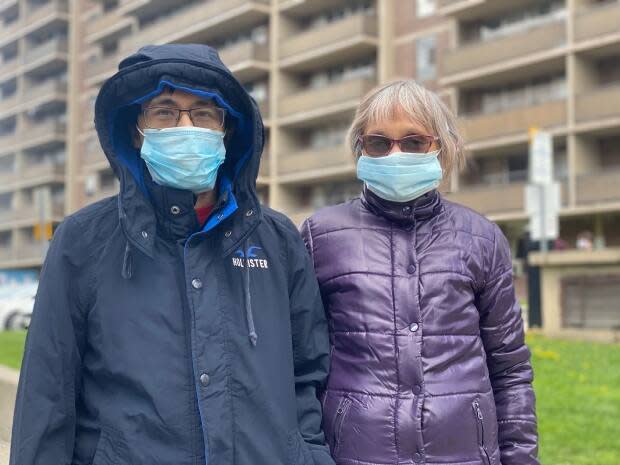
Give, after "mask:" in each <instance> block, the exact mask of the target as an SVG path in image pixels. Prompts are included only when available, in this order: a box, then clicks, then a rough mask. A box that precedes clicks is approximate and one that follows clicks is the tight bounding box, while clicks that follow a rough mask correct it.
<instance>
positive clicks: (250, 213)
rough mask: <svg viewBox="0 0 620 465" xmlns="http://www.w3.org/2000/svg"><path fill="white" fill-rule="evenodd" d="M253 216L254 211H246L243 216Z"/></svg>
mask: <svg viewBox="0 0 620 465" xmlns="http://www.w3.org/2000/svg"><path fill="white" fill-rule="evenodd" d="M253 214H254V210H251V209H250V210H248V211H247V212H245V216H252V215H253Z"/></svg>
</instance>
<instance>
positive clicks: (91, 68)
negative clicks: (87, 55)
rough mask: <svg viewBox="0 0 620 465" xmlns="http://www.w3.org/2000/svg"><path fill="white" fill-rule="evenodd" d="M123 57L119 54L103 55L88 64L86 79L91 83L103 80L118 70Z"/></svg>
mask: <svg viewBox="0 0 620 465" xmlns="http://www.w3.org/2000/svg"><path fill="white" fill-rule="evenodd" d="M122 58H123V57H121V55H119V54H116V53H115V54H112V55H110V56H106V57H101V58H99V59H98V60H97V61H96V62H94V63H88V64H86V66H85V68H86V70H85V71H86V79H87V80H89V81H90V83H91V84H93V83H96V82H100V81H103V80H105V79H107V78H108V77H109V76H111V75H113V74H114V73H116V71H117V70H118V64H119V62H120V61H121V59H122Z"/></svg>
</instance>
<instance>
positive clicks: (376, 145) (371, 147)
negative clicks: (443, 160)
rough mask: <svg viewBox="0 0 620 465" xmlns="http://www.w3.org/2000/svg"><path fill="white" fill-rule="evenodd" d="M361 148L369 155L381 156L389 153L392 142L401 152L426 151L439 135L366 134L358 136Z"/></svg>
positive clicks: (392, 145)
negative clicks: (399, 136) (392, 137)
mask: <svg viewBox="0 0 620 465" xmlns="http://www.w3.org/2000/svg"><path fill="white" fill-rule="evenodd" d="M359 140H360V142H361V144H362V148H363V149H364V152H366V154H367V155H370V156H371V157H383V156H386V155H387V154H389V153H390V151H391V150H392V147H394V144H398V147H399V148H400V151H401V152H409V153H427V152H428V151H429V150H430V148H431V146H432V145H433V142H435V141H436V140H439V137H436V136H428V135H426V134H411V135H410V136H407V137H403V138H402V139H390V138H389V137H386V136H382V135H379V134H366V135H363V136H360V138H359Z"/></svg>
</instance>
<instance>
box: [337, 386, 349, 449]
mask: <svg viewBox="0 0 620 465" xmlns="http://www.w3.org/2000/svg"><path fill="white" fill-rule="evenodd" d="M350 406H351V399H349V398H348V397H344V398H343V399H342V401H341V402H340V405H339V406H338V410H336V418H335V419H334V452H333V453H334V456H337V455H338V451H339V449H340V444H341V433H342V425H343V424H344V419H345V417H346V416H347V413H348V412H349V407H350Z"/></svg>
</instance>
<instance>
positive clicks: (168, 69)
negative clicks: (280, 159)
mask: <svg viewBox="0 0 620 465" xmlns="http://www.w3.org/2000/svg"><path fill="white" fill-rule="evenodd" d="M166 87H170V88H174V89H180V90H183V91H186V92H190V93H193V94H195V95H198V96H201V97H205V98H211V99H214V100H215V101H216V102H217V104H218V105H220V106H221V107H222V108H225V109H226V111H227V131H228V130H230V129H231V127H232V129H233V131H234V132H233V135H232V137H230V138H228V139H227V146H226V160H225V162H224V164H223V165H222V166H221V167H220V170H219V172H218V188H219V190H220V193H222V192H223V191H224V192H230V193H232V194H233V196H231V197H232V199H231V201H232V202H233V203H236V202H237V201H240V200H251V202H250V203H252V204H256V205H257V204H258V202H257V200H256V177H257V176H258V169H259V163H260V155H261V153H262V149H263V144H264V128H263V122H262V119H261V116H260V113H259V111H258V107H257V105H256V103H255V102H254V100H253V99H252V98H251V97H250V95H249V94H248V93H247V91H246V90H245V89H244V88H243V86H242V85H241V84H240V83H239V82H238V81H237V80H236V79H235V77H234V76H233V75H232V74H231V72H230V71H229V70H228V68H226V66H225V65H224V64H223V63H222V61H221V60H220V58H219V55H218V54H217V52H216V51H215V49H213V48H211V47H209V46H207V45H200V44H167V45H148V46H145V47H142V48H141V49H140V50H138V51H137V52H136V53H134V54H132V55H130V56H128V57H127V58H125V59H123V60H122V61H121V62H120V64H119V71H118V72H117V73H116V74H115V75H113V76H112V77H110V78H109V79H108V80H107V81H106V82H105V83H104V84H103V86H102V87H101V90H100V91H99V94H98V96H97V100H96V102H95V127H96V129H97V135H98V137H99V141H100V143H101V146H102V148H103V150H104V152H105V154H106V157H107V158H108V161H109V163H110V165H111V167H112V169H113V170H114V173H115V174H116V176H117V177H118V178H119V179H120V181H121V196H122V194H123V191H124V190H127V189H126V188H125V187H124V186H123V184H126V183H129V182H135V184H137V186H138V188H139V190H140V191H142V193H143V194H144V196H145V197H147V198H148V197H149V193H148V189H147V188H146V184H145V179H144V176H145V170H144V169H143V163H144V162H143V161H142V159H141V158H140V151H139V149H136V148H135V147H133V145H132V131H131V129H130V128H131V127H132V126H133V125H134V124H135V122H136V118H137V117H138V115H139V112H140V104H141V103H142V102H144V101H146V100H149V99H151V98H153V97H154V96H156V95H158V94H159V93H161V92H162V91H163V90H164V88H166ZM127 173H129V174H130V175H131V176H125V174H127ZM130 190H132V189H130ZM235 207H236V205H235Z"/></svg>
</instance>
